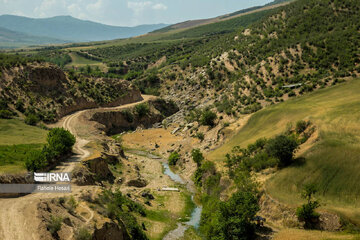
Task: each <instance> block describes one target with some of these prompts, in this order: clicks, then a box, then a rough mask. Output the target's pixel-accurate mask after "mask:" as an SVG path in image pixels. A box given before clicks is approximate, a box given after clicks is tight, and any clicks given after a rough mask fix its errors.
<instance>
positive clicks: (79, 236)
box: [75, 227, 92, 240]
mask: <svg viewBox="0 0 360 240" xmlns="http://www.w3.org/2000/svg"><path fill="white" fill-rule="evenodd" d="M91 238H92V235H91V233H90V232H89V230H87V229H86V228H84V227H82V228H80V229H78V230H77V231H76V232H75V239H76V240H90V239H91Z"/></svg>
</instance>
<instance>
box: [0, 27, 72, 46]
mask: <svg viewBox="0 0 360 240" xmlns="http://www.w3.org/2000/svg"><path fill="white" fill-rule="evenodd" d="M61 43H66V41H64V40H60V39H55V38H48V37H38V36H32V35H29V34H26V33H20V32H15V31H11V30H9V29H6V28H2V27H0V48H1V47H2V48H4V47H8V48H12V47H22V46H30V45H44V44H61Z"/></svg>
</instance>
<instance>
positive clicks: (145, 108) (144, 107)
mask: <svg viewBox="0 0 360 240" xmlns="http://www.w3.org/2000/svg"><path fill="white" fill-rule="evenodd" d="M135 111H136V113H137V114H138V115H139V117H140V118H141V117H144V116H146V115H147V114H148V113H149V112H150V108H149V105H148V104H147V103H141V104H138V105H136V106H135Z"/></svg>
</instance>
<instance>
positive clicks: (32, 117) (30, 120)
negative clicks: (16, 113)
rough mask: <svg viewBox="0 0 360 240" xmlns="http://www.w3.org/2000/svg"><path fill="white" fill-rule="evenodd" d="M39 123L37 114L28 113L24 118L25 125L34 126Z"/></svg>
mask: <svg viewBox="0 0 360 240" xmlns="http://www.w3.org/2000/svg"><path fill="white" fill-rule="evenodd" d="M39 121H40V118H39V117H38V115H37V114H33V113H30V114H28V115H27V116H26V117H25V123H26V124H28V125H32V126H35V125H36V124H37V123H38V122H39Z"/></svg>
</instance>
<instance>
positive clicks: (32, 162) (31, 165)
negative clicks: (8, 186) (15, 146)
mask: <svg viewBox="0 0 360 240" xmlns="http://www.w3.org/2000/svg"><path fill="white" fill-rule="evenodd" d="M46 166H47V160H46V158H45V155H44V154H43V153H42V151H40V150H35V151H31V152H29V153H28V154H27V155H26V158H25V167H26V169H27V170H28V171H33V172H36V171H37V170H41V169H43V168H45V167H46Z"/></svg>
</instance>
